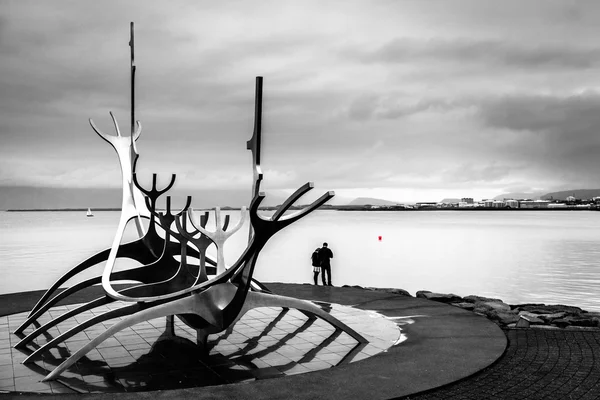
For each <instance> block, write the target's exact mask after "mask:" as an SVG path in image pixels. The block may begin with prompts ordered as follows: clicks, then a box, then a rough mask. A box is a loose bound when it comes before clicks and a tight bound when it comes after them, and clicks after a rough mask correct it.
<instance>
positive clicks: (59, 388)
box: [0, 304, 401, 393]
mask: <svg viewBox="0 0 600 400" xmlns="http://www.w3.org/2000/svg"><path fill="white" fill-rule="evenodd" d="M76 306H77V305H69V306H62V307H56V308H54V309H52V310H51V311H50V314H51V315H52V314H54V315H60V314H62V313H63V312H64V311H65V309H66V308H69V309H71V308H73V307H76ZM119 306H120V304H113V305H111V306H110V308H111V309H112V308H115V307H119ZM329 307H331V309H329ZM324 308H326V309H327V312H329V313H330V314H331V315H333V316H334V317H336V318H338V319H339V320H340V321H342V322H344V323H345V324H347V325H348V326H350V327H351V328H352V329H354V330H356V331H357V332H358V333H359V334H361V335H363V336H365V337H366V338H367V339H368V340H369V343H368V344H364V345H359V344H358V343H357V341H356V340H355V339H353V338H351V337H350V336H349V335H347V334H346V333H343V332H341V331H339V330H337V331H336V330H335V329H334V328H333V327H332V326H331V325H329V324H328V323H327V322H325V321H323V320H320V319H309V318H308V317H307V316H306V315H304V314H302V313H300V312H298V311H296V310H293V309H290V310H284V309H282V308H274V307H273V308H272V307H261V308H257V309H253V310H251V311H249V312H248V313H247V314H246V315H244V316H243V317H242V319H241V320H240V321H238V322H237V323H236V324H235V325H234V327H233V329H231V330H228V331H226V332H223V333H221V334H214V335H209V336H208V337H207V338H203V337H198V334H197V332H196V331H194V330H193V329H191V328H189V327H187V326H186V325H185V324H183V323H182V322H181V321H179V319H178V318H175V319H174V320H171V319H168V320H167V321H165V318H159V319H156V320H151V321H148V322H143V323H140V324H138V325H135V326H133V327H132V328H129V329H126V330H124V331H122V332H119V333H118V334H117V335H115V337H112V338H110V339H108V340H106V341H105V342H103V343H102V344H101V345H100V346H99V347H98V348H97V349H95V350H92V351H91V352H90V353H89V354H88V356H87V357H85V358H83V359H82V360H80V361H79V362H78V363H77V364H75V365H74V366H72V367H71V368H69V370H67V372H66V373H65V374H63V375H62V376H61V377H60V378H59V379H58V380H57V381H54V382H39V381H40V380H41V379H42V378H43V377H44V376H45V375H46V374H47V373H48V372H49V371H51V370H52V369H53V368H54V367H55V366H56V365H58V364H60V363H61V362H62V361H64V360H65V359H66V358H68V357H69V355H70V354H72V353H73V352H75V351H76V350H78V349H79V348H80V347H81V346H83V345H84V344H85V343H87V342H88V341H89V339H90V338H93V337H95V336H97V335H98V334H99V333H101V331H103V330H105V328H106V327H108V326H110V325H112V323H114V320H113V321H108V322H107V323H106V324H105V326H104V327H103V326H95V327H93V328H91V329H88V330H86V331H84V333H82V334H78V335H76V336H74V337H73V338H70V339H69V340H67V341H66V343H65V345H61V346H60V347H58V348H57V349H53V350H52V351H51V352H50V353H49V354H46V355H45V356H44V358H42V359H41V360H39V361H37V362H35V363H32V364H28V365H23V364H20V363H21V362H22V361H23V359H25V358H26V357H27V355H28V354H30V353H31V351H32V350H34V349H35V348H37V347H38V346H39V345H40V344H43V343H45V342H47V341H48V340H51V339H52V337H50V335H48V337H43V336H42V337H39V338H38V339H37V342H36V343H35V344H31V345H30V346H28V348H26V349H23V350H17V349H14V348H11V347H10V346H11V345H14V344H15V343H17V342H18V341H19V340H20V338H19V337H17V336H15V335H12V334H9V333H8V332H11V331H12V330H14V328H15V327H16V326H18V325H19V324H20V323H21V322H22V321H23V320H24V319H25V318H26V313H21V314H13V315H9V316H7V317H0V331H1V332H4V331H6V335H7V336H9V340H2V341H0V346H3V347H1V348H0V360H3V362H6V363H7V365H9V361H10V363H12V367H13V374H12V375H11V376H6V377H3V378H1V379H0V385H1V386H0V390H8V391H28V392H44V393H72V392H82V393H88V392H121V391H138V390H139V391H145V390H159V389H160V390H165V389H175V388H184V387H197V386H210V385H219V384H226V383H233V382H241V381H248V380H256V379H265V378H275V377H281V376H285V375H294V374H299V373H304V372H310V371H315V370H320V369H325V368H331V367H334V366H337V365H340V364H344V363H350V362H354V361H358V360H361V359H364V358H367V357H370V356H372V355H374V354H377V353H380V352H382V351H384V350H386V349H387V348H389V347H391V346H392V345H394V344H395V343H397V342H398V340H399V339H400V337H401V333H400V331H399V329H398V327H397V325H396V324H395V323H393V322H391V321H389V320H387V319H386V318H384V317H383V316H382V315H380V314H377V313H375V312H372V311H364V310H359V309H355V308H352V307H347V306H341V305H337V304H332V305H329V304H327V305H325V306H324ZM107 310H108V308H106V307H99V308H98V309H96V310H94V313H102V312H105V311H107ZM91 315H92V314H91V313H87V315H82V316H80V317H78V320H79V322H81V321H83V320H85V319H87V318H89V317H90V316H91ZM77 323H78V322H77V321H69V322H67V323H62V324H59V325H58V327H57V328H53V329H54V330H53V331H51V332H50V334H51V335H52V336H56V335H57V334H59V332H64V331H65V330H68V329H70V327H72V326H74V325H75V324H77ZM31 329H32V328H28V329H27V330H26V331H25V334H27V333H29V331H30V330H31ZM198 341H200V346H198ZM2 369H3V370H10V368H4V367H3V368H2Z"/></svg>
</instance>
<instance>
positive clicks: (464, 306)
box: [450, 302, 475, 311]
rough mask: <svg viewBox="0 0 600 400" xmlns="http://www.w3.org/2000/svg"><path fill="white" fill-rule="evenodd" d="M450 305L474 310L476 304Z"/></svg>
mask: <svg viewBox="0 0 600 400" xmlns="http://www.w3.org/2000/svg"><path fill="white" fill-rule="evenodd" d="M450 305H452V306H455V307H460V308H462V309H464V310H469V311H473V309H474V308H475V304H473V303H465V302H463V303H450Z"/></svg>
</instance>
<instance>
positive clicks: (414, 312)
mask: <svg viewBox="0 0 600 400" xmlns="http://www.w3.org/2000/svg"><path fill="white" fill-rule="evenodd" d="M268 286H269V287H270V288H271V289H272V290H273V291H274V292H275V293H278V294H282V295H286V296H293V297H298V298H303V299H309V300H317V301H322V302H329V303H336V304H342V305H349V306H353V307H355V308H359V309H363V310H373V311H376V312H378V313H380V314H383V315H385V316H386V317H387V318H389V319H390V320H392V321H395V322H396V323H398V324H399V325H401V327H402V330H403V333H404V334H405V335H406V336H407V340H406V341H404V342H403V343H401V344H399V345H396V346H393V347H392V348H390V349H389V350H388V351H387V352H385V353H381V354H377V355H375V356H373V357H370V358H367V359H364V360H361V361H359V362H355V363H351V364H346V365H342V366H338V367H335V368H329V369H327V370H322V371H316V372H311V373H305V374H298V375H293V376H285V377H281V378H275V379H264V380H256V381H251V382H243V383H238V384H229V385H219V386H211V387H202V388H190V389H178V390H172V391H156V392H135V393H118V394H116V393H106V394H91V395H88V396H86V398H90V399H108V398H118V399H146V398H148V399H150V398H152V399H153V400H158V399H171V398H178V399H181V398H183V399H188V398H189V399H215V398H216V399H219V398H222V399H225V398H227V399H231V398H240V399H282V398H285V399H308V398H310V399H390V398H396V397H400V396H406V395H410V394H414V393H418V392H422V391H424V390H429V389H432V388H435V387H440V386H443V385H448V384H450V383H452V382H454V381H456V380H459V379H463V378H465V377H468V376H470V375H473V374H474V373H476V372H478V371H480V370H482V369H484V368H485V367H487V366H489V365H490V364H492V363H493V362H494V361H496V360H497V359H498V358H499V357H500V356H501V355H502V354H503V352H504V350H505V347H506V343H507V341H506V336H505V335H504V333H503V332H502V331H501V330H500V329H499V328H498V327H497V326H496V325H495V324H493V323H491V322H490V321H488V320H487V319H485V318H483V317H480V316H477V315H475V314H473V313H471V312H468V311H465V310H462V309H459V308H456V307H452V306H448V305H445V304H441V303H435V302H431V301H428V300H424V299H417V298H411V297H404V296H399V295H394V294H388V293H381V292H371V291H366V290H362V289H355V288H337V287H322V286H319V287H315V286H312V285H293V284H276V283H269V284H268ZM96 295H97V293H96ZM85 297H86V296H82V297H80V298H77V299H74V302H81V301H84V300H85ZM37 298H39V293H37V294H30V293H26V294H18V295H6V296H0V313H3V314H7V313H10V314H12V313H15V312H19V311H25V310H27V309H29V308H31V307H32V306H33V304H34V303H35V301H36V300H37ZM90 298H91V296H90ZM6 396H14V395H11V394H7V395H6ZM29 397H31V398H36V399H40V398H44V396H40V395H31V396H30V395H22V396H19V398H21V399H23V398H29ZM48 398H51V397H48Z"/></svg>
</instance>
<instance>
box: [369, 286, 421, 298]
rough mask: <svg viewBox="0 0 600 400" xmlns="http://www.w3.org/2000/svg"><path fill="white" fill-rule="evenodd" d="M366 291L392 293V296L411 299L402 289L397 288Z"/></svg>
mask: <svg viewBox="0 0 600 400" xmlns="http://www.w3.org/2000/svg"><path fill="white" fill-rule="evenodd" d="M367 289H369V290H375V291H377V292H384V293H393V294H399V295H401V296H408V297H412V295H411V294H410V293H408V292H407V291H406V290H404V289H398V288H367Z"/></svg>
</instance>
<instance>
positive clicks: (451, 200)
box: [440, 198, 460, 204]
mask: <svg viewBox="0 0 600 400" xmlns="http://www.w3.org/2000/svg"><path fill="white" fill-rule="evenodd" d="M440 203H446V204H449V203H460V199H454V198H446V199H442V200H441V201H440Z"/></svg>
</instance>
